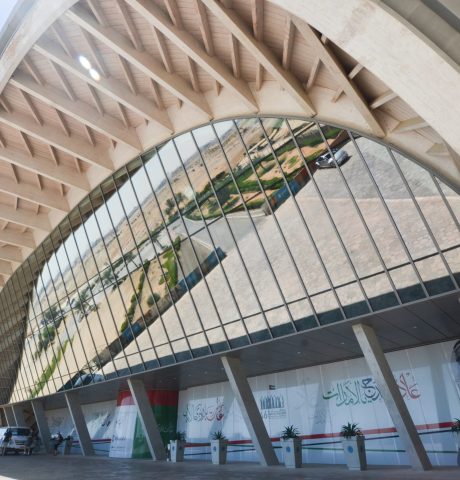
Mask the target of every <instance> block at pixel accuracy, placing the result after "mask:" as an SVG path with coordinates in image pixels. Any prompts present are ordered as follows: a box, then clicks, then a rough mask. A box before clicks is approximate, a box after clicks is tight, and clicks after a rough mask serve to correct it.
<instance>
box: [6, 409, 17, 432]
mask: <svg viewBox="0 0 460 480" xmlns="http://www.w3.org/2000/svg"><path fill="white" fill-rule="evenodd" d="M3 411H4V412H5V417H6V423H7V424H8V426H9V427H11V426H13V425H16V419H15V418H14V413H13V408H12V407H11V405H10V406H8V407H3Z"/></svg>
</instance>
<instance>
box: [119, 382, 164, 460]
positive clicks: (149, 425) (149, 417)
mask: <svg viewBox="0 0 460 480" xmlns="http://www.w3.org/2000/svg"><path fill="white" fill-rule="evenodd" d="M128 386H129V390H130V391H131V395H132V397H133V400H134V404H135V405H136V408H137V414H138V415H139V420H140V422H141V425H142V429H143V430H144V435H145V438H146V440H147V445H148V447H149V450H150V454H151V455H152V458H153V460H166V450H165V447H164V445H163V440H162V438H161V435H160V429H159V428H158V424H157V421H156V419H155V415H154V414H153V410H152V407H151V405H150V402H149V397H148V395H147V392H146V391H145V385H144V382H142V380H135V379H133V378H129V379H128Z"/></svg>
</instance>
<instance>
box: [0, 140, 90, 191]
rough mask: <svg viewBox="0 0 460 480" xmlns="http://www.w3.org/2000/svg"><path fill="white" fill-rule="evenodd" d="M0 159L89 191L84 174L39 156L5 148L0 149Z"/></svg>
mask: <svg viewBox="0 0 460 480" xmlns="http://www.w3.org/2000/svg"><path fill="white" fill-rule="evenodd" d="M0 159H2V160H5V161H7V162H9V163H11V164H13V165H17V166H18V167H22V168H24V169H26V170H29V171H30V172H34V173H37V174H39V175H42V176H44V177H47V178H50V179H51V180H54V181H56V182H59V183H63V184H64V185H68V186H69V187H75V188H79V189H80V190H83V191H85V192H89V191H90V190H91V188H90V185H89V182H88V179H87V178H86V176H85V175H84V174H82V173H78V172H77V171H76V170H74V169H73V168H70V167H68V166H66V165H55V164H53V162H52V161H50V160H48V159H47V158H44V157H42V156H40V155H36V154H35V155H28V154H27V153H24V152H21V151H20V150H17V149H14V148H10V147H5V148H0Z"/></svg>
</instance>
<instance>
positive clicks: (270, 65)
mask: <svg viewBox="0 0 460 480" xmlns="http://www.w3.org/2000/svg"><path fill="white" fill-rule="evenodd" d="M129 1H133V0H129ZM143 1H144V0H143ZM202 1H203V3H204V4H205V5H206V6H207V7H208V9H209V10H210V11H211V12H212V13H213V14H214V15H215V16H216V17H217V18H218V19H219V20H220V21H221V22H222V25H223V26H224V27H225V28H227V29H228V30H229V31H230V32H231V33H232V34H233V35H234V36H235V37H236V38H237V39H238V40H239V42H240V43H241V44H242V45H244V48H245V49H246V50H247V51H248V52H249V53H250V54H251V55H252V56H253V57H254V58H255V59H256V61H257V62H259V63H260V64H261V65H262V66H263V67H264V68H265V70H267V72H268V73H269V74H270V75H271V76H272V77H273V78H274V79H275V80H276V81H277V82H278V83H279V84H280V86H281V87H282V88H284V89H285V90H286V92H287V93H289V94H290V95H291V96H292V97H293V98H294V100H295V101H296V102H297V103H298V104H299V105H300V107H301V108H302V109H303V110H304V111H305V112H306V113H307V114H308V115H315V114H316V111H315V108H314V107H313V104H312V103H311V101H310V99H309V97H308V95H307V93H306V92H305V90H304V88H303V87H302V84H301V82H300V81H299V79H298V78H296V77H295V76H294V75H293V74H292V73H291V72H288V71H286V70H284V68H283V67H282V65H281V64H280V63H279V61H278V60H277V58H276V57H275V55H274V54H273V52H272V51H271V50H270V48H269V47H267V45H265V44H264V43H262V42H259V41H258V40H256V39H255V38H254V36H253V35H252V33H251V32H249V31H248V28H247V27H246V24H245V23H244V22H243V20H242V19H241V18H239V17H238V15H237V14H236V13H235V11H234V10H233V9H226V8H225V7H224V6H223V5H222V4H220V3H219V2H217V1H216V0H202Z"/></svg>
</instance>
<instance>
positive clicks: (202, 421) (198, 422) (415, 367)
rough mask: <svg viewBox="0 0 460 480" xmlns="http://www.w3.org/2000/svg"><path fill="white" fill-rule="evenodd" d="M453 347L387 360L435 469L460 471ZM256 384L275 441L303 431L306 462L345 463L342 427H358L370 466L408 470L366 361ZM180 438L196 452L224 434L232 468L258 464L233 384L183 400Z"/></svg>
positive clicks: (205, 451)
mask: <svg viewBox="0 0 460 480" xmlns="http://www.w3.org/2000/svg"><path fill="white" fill-rule="evenodd" d="M454 345H455V342H445V343H438V344H435V345H430V346H426V347H418V348H414V349H410V350H403V351H398V352H392V353H389V354H387V358H388V361H389V363H390V366H391V368H392V370H393V373H394V377H395V380H396V382H397V384H398V386H399V389H400V391H401V394H402V396H403V398H404V400H405V401H406V404H407V406H408V408H409V411H410V413H411V415H412V418H413V420H414V423H415V424H416V425H417V427H418V431H419V433H420V435H421V438H422V441H423V443H424V444H425V447H426V449H427V451H428V452H429V455H430V457H431V460H432V462H433V463H434V464H435V465H436V464H437V465H452V464H456V455H457V441H458V438H457V437H456V436H454V435H452V433H451V432H450V422H451V421H452V419H453V418H455V417H460V397H459V387H460V363H459V360H460V347H457V351H458V354H457V353H456V352H454ZM457 357H458V358H457ZM281 361H282V359H280V362H281ZM249 382H250V384H251V387H252V389H253V393H254V397H255V400H256V402H257V404H258V406H259V409H260V412H261V414H262V418H263V419H264V422H265V425H266V427H267V431H268V433H269V435H270V436H271V437H272V438H276V437H279V436H280V434H281V432H282V430H283V428H284V427H285V426H287V425H294V426H295V427H297V428H298V429H299V431H300V434H301V435H302V436H303V437H304V440H303V446H304V447H303V454H304V462H324V463H344V459H343V454H342V447H341V443H340V438H338V437H337V436H336V434H337V433H338V432H339V431H340V429H341V426H342V425H343V424H345V423H347V422H356V423H358V424H359V427H360V428H361V429H362V430H364V431H365V432H366V438H367V451H368V454H367V456H368V462H369V463H371V464H372V463H374V464H407V463H408V458H407V457H406V454H405V453H404V452H402V451H401V450H403V447H402V445H401V444H400V441H399V438H398V437H397V433H396V431H395V429H394V427H393V422H392V421H391V418H390V416H389V414H388V411H387V409H386V407H385V404H384V402H383V399H382V396H381V394H380V391H379V389H378V387H377V385H376V384H375V382H374V380H373V378H372V376H371V375H370V373H369V369H368V367H367V365H366V362H365V361H364V359H362V358H361V359H354V360H349V361H343V362H338V363H333V364H327V365H323V366H315V367H307V368H302V369H298V370H293V371H288V372H282V373H276V374H271V375H263V376H260V377H256V378H251V379H250V381H249ZM178 430H183V431H185V432H186V434H187V440H188V441H189V442H191V443H197V444H200V443H205V442H208V441H209V437H210V434H211V433H212V432H213V431H216V430H223V432H224V434H225V435H226V436H227V438H228V439H230V441H231V445H230V447H229V451H231V452H232V453H230V457H229V460H251V461H256V460H257V458H256V455H255V452H254V451H253V449H252V446H251V444H250V442H248V441H249V435H248V432H247V429H246V426H245V424H244V422H243V419H242V416H241V412H240V410H239V407H238V405H237V403H236V401H235V398H234V396H233V394H232V392H231V390H230V387H229V385H228V383H220V384H215V385H207V386H201V387H196V388H190V389H188V390H186V391H182V392H180V395H179V418H178ZM275 445H277V443H276V442H275ZM186 453H188V454H193V455H191V456H190V458H193V459H200V458H201V459H203V458H208V455H209V448H208V447H203V446H196V447H192V448H189V449H187V452H186ZM200 454H202V455H200ZM203 455H205V457H203Z"/></svg>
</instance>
